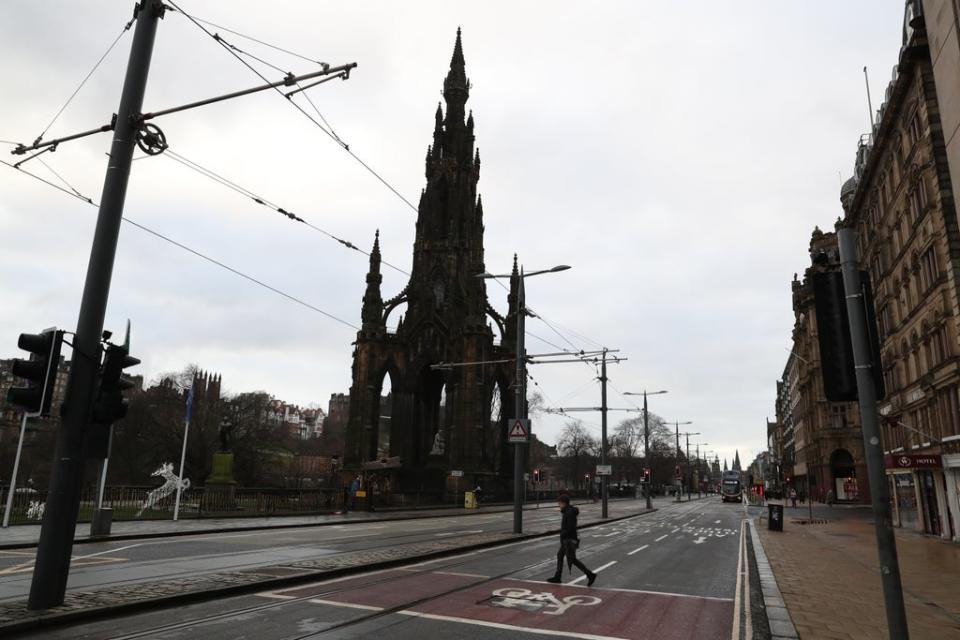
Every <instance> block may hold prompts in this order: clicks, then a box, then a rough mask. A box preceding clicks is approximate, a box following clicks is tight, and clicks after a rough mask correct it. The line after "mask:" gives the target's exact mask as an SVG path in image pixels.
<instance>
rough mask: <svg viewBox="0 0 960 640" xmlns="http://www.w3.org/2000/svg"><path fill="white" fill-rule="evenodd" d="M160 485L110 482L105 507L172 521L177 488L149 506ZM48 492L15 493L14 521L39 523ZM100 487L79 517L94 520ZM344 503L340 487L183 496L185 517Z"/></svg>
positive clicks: (285, 511)
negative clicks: (115, 484) (115, 485)
mask: <svg viewBox="0 0 960 640" xmlns="http://www.w3.org/2000/svg"><path fill="white" fill-rule="evenodd" d="M9 489H10V488H9V487H8V486H0V510H2V509H3V508H5V505H6V501H7V492H8V491H9ZM155 490H156V488H155V487H125V486H123V487H107V488H106V489H105V491H104V494H103V506H104V507H106V508H110V509H113V519H114V520H168V519H172V518H173V507H174V500H175V498H176V493H171V494H169V495H166V496H163V497H160V496H159V494H157V493H154V494H153V495H154V496H155V497H156V500H155V501H153V504H152V505H149V506H147V507H146V508H145V505H147V504H148V498H149V497H150V494H151V492H154V491H155ZM46 499H47V491H46V490H45V489H44V490H38V489H30V488H18V489H16V491H15V492H14V496H13V509H12V511H11V513H10V523H11V524H27V523H39V522H40V520H41V518H42V515H43V504H44V502H45V501H46ZM96 502H97V494H96V490H95V489H94V488H93V487H91V488H87V489H84V490H83V491H82V492H81V494H80V513H79V515H78V517H77V521H78V522H89V521H90V518H91V517H92V515H93V510H94V508H95V507H96ZM342 507H343V495H342V492H340V491H338V490H336V489H268V488H245V487H224V486H218V487H191V488H189V489H187V490H186V491H184V492H183V495H182V496H181V498H180V517H181V518H226V517H250V516H270V515H307V514H313V513H329V512H331V511H337V510H339V509H341V508H342Z"/></svg>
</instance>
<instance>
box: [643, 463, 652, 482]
mask: <svg viewBox="0 0 960 640" xmlns="http://www.w3.org/2000/svg"><path fill="white" fill-rule="evenodd" d="M643 481H644V482H650V467H645V468H644V469H643Z"/></svg>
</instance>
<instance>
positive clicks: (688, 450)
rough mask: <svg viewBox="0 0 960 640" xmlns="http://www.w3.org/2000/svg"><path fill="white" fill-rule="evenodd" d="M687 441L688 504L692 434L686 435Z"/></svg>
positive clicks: (688, 499)
mask: <svg viewBox="0 0 960 640" xmlns="http://www.w3.org/2000/svg"><path fill="white" fill-rule="evenodd" d="M684 437H685V438H686V440H687V502H690V434H689V433H685V434H684Z"/></svg>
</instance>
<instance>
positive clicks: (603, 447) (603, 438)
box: [600, 349, 608, 519]
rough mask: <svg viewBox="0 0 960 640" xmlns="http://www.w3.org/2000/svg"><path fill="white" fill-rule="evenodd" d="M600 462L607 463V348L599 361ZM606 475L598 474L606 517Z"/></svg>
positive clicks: (603, 512)
mask: <svg viewBox="0 0 960 640" xmlns="http://www.w3.org/2000/svg"><path fill="white" fill-rule="evenodd" d="M600 464H602V465H605V464H607V350H606V349H604V350H603V358H602V360H601V361H600ZM607 481H608V478H607V476H605V475H603V476H600V499H601V501H602V502H603V506H602V507H601V512H600V517H601V518H604V519H606V518H607Z"/></svg>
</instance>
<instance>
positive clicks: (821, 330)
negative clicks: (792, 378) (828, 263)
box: [813, 271, 886, 402]
mask: <svg viewBox="0 0 960 640" xmlns="http://www.w3.org/2000/svg"><path fill="white" fill-rule="evenodd" d="M860 282H861V283H862V285H863V290H862V293H863V297H862V298H861V300H862V302H863V307H864V311H865V315H866V319H867V333H868V334H869V335H868V338H869V340H870V351H871V360H872V365H873V367H872V368H873V371H872V372H873V381H874V385H875V386H876V390H877V400H882V399H883V397H884V396H885V395H886V393H885V389H884V385H883V370H882V368H881V365H880V337H879V334H878V332H877V319H876V314H875V313H874V309H873V291H872V290H871V287H870V279H869V275H868V274H867V273H866V272H865V271H861V272H860ZM813 297H814V307H815V309H816V316H817V341H818V343H819V346H820V368H821V371H822V373H823V391H824V394H825V395H826V397H827V400H830V401H831V402H852V401H855V400H857V397H858V394H857V377H856V370H855V369H854V364H853V344H852V342H851V339H850V320H849V317H848V316H847V300H846V294H845V292H844V288H843V274H842V273H841V272H840V271H823V272H820V273H815V274H813Z"/></svg>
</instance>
